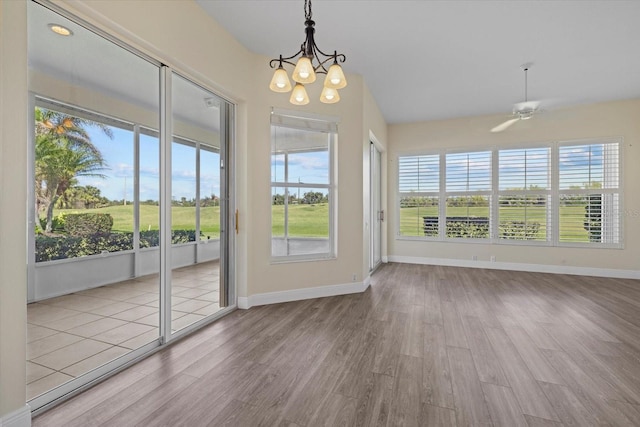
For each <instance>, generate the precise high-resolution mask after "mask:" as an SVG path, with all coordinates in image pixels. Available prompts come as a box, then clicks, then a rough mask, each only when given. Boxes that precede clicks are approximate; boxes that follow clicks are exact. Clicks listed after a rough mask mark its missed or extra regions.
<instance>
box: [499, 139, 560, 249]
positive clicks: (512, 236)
mask: <svg viewBox="0 0 640 427" xmlns="http://www.w3.org/2000/svg"><path fill="white" fill-rule="evenodd" d="M550 157H551V148H550V147H539V148H518V149H510V150H500V151H499V152H498V237H499V238H500V239H506V240H537V241H547V240H548V239H549V238H550V228H551V227H550V222H551V221H550V212H551V210H550V208H551V203H550V198H551V191H550V190H551V189H550V181H551V179H550V177H551V168H550V166H551V165H550Z"/></svg>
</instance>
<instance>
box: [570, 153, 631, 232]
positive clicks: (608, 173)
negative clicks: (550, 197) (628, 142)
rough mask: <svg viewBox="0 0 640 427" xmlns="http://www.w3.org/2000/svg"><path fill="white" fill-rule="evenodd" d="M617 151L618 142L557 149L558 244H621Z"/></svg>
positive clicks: (618, 160) (618, 159)
mask: <svg viewBox="0 0 640 427" xmlns="http://www.w3.org/2000/svg"><path fill="white" fill-rule="evenodd" d="M618 150H619V147H618V144H617V143H600V144H582V145H562V146H560V147H559V149H558V152H559V153H558V154H559V160H558V183H559V199H560V200H559V206H558V208H559V227H560V242H562V243H580V242H590V243H603V244H617V243H619V242H620V188H619V180H620V170H619V167H620V166H619V165H620V156H619V153H618Z"/></svg>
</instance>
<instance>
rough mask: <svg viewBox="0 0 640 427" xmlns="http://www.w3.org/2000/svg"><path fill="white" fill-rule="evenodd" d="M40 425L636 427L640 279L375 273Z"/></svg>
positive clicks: (639, 411) (130, 377)
mask: <svg viewBox="0 0 640 427" xmlns="http://www.w3.org/2000/svg"><path fill="white" fill-rule="evenodd" d="M33 425H34V426H35V427H40V426H47V427H51V426H67V427H71V426H102V425H104V426H137V425H139V426H225V425H229V426H240V427H244V426H312V425H313V426H315V425H327V426H339V425H344V426H371V425H375V426H378V425H380V426H384V425H389V426H392V425H393V426H456V425H457V426H468V425H481V426H491V425H494V426H509V427H517V426H529V427H538V426H556V427H557V426H591V425H611V426H638V425H640V281H637V280H618V279H602V278H594V277H579V276H567V275H551V274H538V273H524V272H507V271H497V270H479V269H463V268H453V267H434V266H418V265H408V264H387V265H384V266H382V267H381V268H380V269H379V270H378V271H377V272H376V273H375V274H374V275H373V277H372V286H371V287H370V288H369V289H368V290H367V291H366V292H364V293H362V294H354V295H346V296H339V297H330V298H323V299H314V300H307V301H300V302H292V303H286V304H276V305H271V306H263V307H255V308H252V309H250V310H238V311H235V312H234V313H232V314H230V315H229V316H226V317H225V318H223V319H221V320H219V321H217V322H215V323H214V324H212V325H211V326H209V327H206V328H204V329H202V330H200V331H199V332H197V333H195V334H193V335H191V336H189V337H187V338H185V339H183V340H182V341H180V342H178V343H176V344H175V345H172V346H170V347H168V348H167V349H165V350H163V351H162V352H159V353H156V354H154V355H153V356H151V357H149V358H147V359H145V360H144V361H142V362H140V363H138V364H137V365H135V366H133V367H131V368H129V369H127V370H126V371H124V372H122V373H120V374H118V375H117V376H114V377H112V378H110V379H108V380H107V381H105V382H102V383H101V384H98V385H97V386H95V387H93V388H92V389H90V390H88V391H86V392H84V393H83V394H80V395H78V396H77V397H75V398H73V399H71V400H69V401H67V402H65V403H64V404H62V405H60V406H57V407H55V408H53V409H52V410H50V411H48V412H46V413H44V414H42V415H41V416H39V417H37V418H35V419H34V420H33Z"/></svg>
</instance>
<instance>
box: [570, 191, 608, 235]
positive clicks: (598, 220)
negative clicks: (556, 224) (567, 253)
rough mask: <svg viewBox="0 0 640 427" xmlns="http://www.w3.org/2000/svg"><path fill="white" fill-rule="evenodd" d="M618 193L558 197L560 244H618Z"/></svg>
mask: <svg viewBox="0 0 640 427" xmlns="http://www.w3.org/2000/svg"><path fill="white" fill-rule="evenodd" d="M619 200H620V198H619V195H618V194H561V195H560V242H569V243H571V242H573V243H612V244H615V243H619V242H620V223H619V218H620V207H619V204H620V201H619Z"/></svg>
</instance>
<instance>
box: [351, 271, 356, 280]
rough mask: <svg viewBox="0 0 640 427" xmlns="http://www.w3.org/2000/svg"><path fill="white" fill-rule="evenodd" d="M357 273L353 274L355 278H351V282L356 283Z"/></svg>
mask: <svg viewBox="0 0 640 427" xmlns="http://www.w3.org/2000/svg"><path fill="white" fill-rule="evenodd" d="M356 277H357V276H356V273H353V276H352V277H351V280H353V281H354V282H355V281H356Z"/></svg>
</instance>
